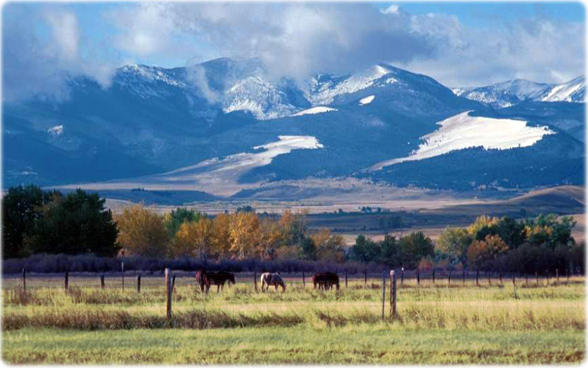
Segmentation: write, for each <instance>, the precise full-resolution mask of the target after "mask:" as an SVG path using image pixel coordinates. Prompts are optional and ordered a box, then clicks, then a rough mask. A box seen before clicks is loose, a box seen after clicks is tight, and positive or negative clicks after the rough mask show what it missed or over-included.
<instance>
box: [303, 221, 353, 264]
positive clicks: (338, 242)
mask: <svg viewBox="0 0 588 368" xmlns="http://www.w3.org/2000/svg"><path fill="white" fill-rule="evenodd" d="M311 238H312V240H313V241H314V244H315V246H316V256H317V259H319V260H321V261H326V262H337V263H342V262H344V261H345V251H344V249H343V247H344V246H345V240H344V239H343V237H342V236H340V235H332V234H331V231H330V230H329V229H326V228H323V229H321V230H320V231H319V232H317V233H315V234H313V235H312V236H311Z"/></svg>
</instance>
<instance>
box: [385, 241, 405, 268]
mask: <svg viewBox="0 0 588 368" xmlns="http://www.w3.org/2000/svg"><path fill="white" fill-rule="evenodd" d="M380 249H381V251H380V262H381V263H383V264H386V265H388V266H390V267H397V266H400V265H401V264H402V258H401V254H402V252H401V249H400V244H399V242H397V241H396V238H395V237H394V236H392V235H386V236H384V240H382V242H381V243H380Z"/></svg>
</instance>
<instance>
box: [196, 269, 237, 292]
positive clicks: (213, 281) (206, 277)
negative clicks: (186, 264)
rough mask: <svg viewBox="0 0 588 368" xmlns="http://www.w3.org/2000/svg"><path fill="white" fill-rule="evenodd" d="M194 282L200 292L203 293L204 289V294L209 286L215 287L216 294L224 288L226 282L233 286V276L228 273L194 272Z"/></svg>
mask: <svg viewBox="0 0 588 368" xmlns="http://www.w3.org/2000/svg"><path fill="white" fill-rule="evenodd" d="M196 281H197V282H198V285H200V290H201V291H204V288H205V287H206V293H207V294H208V291H209V290H210V285H216V292H217V293H218V292H219V290H223V289H224V287H225V283H226V282H227V281H228V282H229V286H230V285H231V284H233V285H234V284H235V275H233V274H232V273H230V272H224V271H219V272H208V271H206V270H200V271H198V272H196Z"/></svg>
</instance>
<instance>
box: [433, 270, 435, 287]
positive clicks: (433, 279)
mask: <svg viewBox="0 0 588 368" xmlns="http://www.w3.org/2000/svg"><path fill="white" fill-rule="evenodd" d="M433 285H435V269H434V268H433Z"/></svg>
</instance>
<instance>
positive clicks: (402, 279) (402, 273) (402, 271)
mask: <svg viewBox="0 0 588 368" xmlns="http://www.w3.org/2000/svg"><path fill="white" fill-rule="evenodd" d="M402 284H404V267H402V268H401V269H400V285H402Z"/></svg>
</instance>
